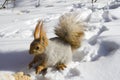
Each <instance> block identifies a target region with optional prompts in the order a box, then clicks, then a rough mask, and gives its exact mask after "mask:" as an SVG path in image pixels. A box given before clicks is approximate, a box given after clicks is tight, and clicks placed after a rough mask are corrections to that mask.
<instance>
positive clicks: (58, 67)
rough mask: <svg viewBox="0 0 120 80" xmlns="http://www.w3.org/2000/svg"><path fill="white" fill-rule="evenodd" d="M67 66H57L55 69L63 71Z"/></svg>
mask: <svg viewBox="0 0 120 80" xmlns="http://www.w3.org/2000/svg"><path fill="white" fill-rule="evenodd" d="M66 67H67V66H66V65H65V64H63V63H62V64H57V66H56V68H57V69H58V70H64V69H65V68H66Z"/></svg>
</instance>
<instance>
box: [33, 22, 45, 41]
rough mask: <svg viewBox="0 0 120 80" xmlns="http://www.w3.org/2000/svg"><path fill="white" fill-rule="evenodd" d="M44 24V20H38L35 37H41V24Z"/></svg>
mask: <svg viewBox="0 0 120 80" xmlns="http://www.w3.org/2000/svg"><path fill="white" fill-rule="evenodd" d="M42 25H43V22H42V21H40V20H39V21H38V23H37V25H36V28H35V32H34V39H39V38H40V26H42Z"/></svg>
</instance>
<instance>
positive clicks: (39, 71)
mask: <svg viewBox="0 0 120 80" xmlns="http://www.w3.org/2000/svg"><path fill="white" fill-rule="evenodd" d="M43 69H45V67H44V66H38V67H37V68H36V74H39V73H41V71H42V70H43Z"/></svg>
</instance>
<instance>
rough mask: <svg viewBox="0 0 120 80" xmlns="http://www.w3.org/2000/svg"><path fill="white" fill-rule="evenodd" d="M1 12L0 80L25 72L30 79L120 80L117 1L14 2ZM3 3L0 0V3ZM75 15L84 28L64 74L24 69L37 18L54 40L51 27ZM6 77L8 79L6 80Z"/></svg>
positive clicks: (119, 8) (32, 0) (26, 64)
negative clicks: (61, 19)
mask: <svg viewBox="0 0 120 80" xmlns="http://www.w3.org/2000/svg"><path fill="white" fill-rule="evenodd" d="M16 1H17V3H16V4H17V6H16V7H15V8H12V7H11V6H10V5H11V4H9V5H8V7H7V8H6V9H1V10H0V45H1V46H0V80H14V79H13V76H12V74H14V73H15V72H18V71H24V72H25V73H27V74H30V75H31V77H32V80H119V79H120V76H119V75H120V64H119V61H120V58H119V57H120V32H119V30H120V27H119V26H120V23H119V22H120V15H119V14H120V1H119V0H102V1H101V0H98V1H97V2H96V3H94V4H93V5H94V6H93V8H92V4H91V3H90V2H91V0H85V1H84V0H41V6H40V7H37V8H36V7H35V5H36V4H37V0H21V1H19V0H16ZM2 3H3V0H0V4H2ZM68 12H72V13H75V14H77V15H78V18H77V20H81V21H83V22H84V25H85V37H84V40H83V43H82V46H81V47H80V48H79V49H78V50H77V51H76V53H75V54H74V55H73V61H72V62H71V63H70V64H68V67H67V68H66V69H65V70H64V71H57V70H53V69H51V68H49V69H48V72H47V74H46V75H45V76H42V75H36V74H35V72H34V70H29V69H28V68H27V66H28V63H29V62H30V61H31V60H32V58H33V56H31V55H29V53H28V50H29V45H30V43H31V41H32V40H33V31H34V28H35V25H36V23H37V20H38V19H42V20H44V26H45V30H46V32H47V36H48V37H49V38H51V37H55V36H56V35H55V34H54V31H53V30H54V27H55V26H56V25H57V22H58V18H59V17H60V16H61V15H63V14H64V13H68ZM5 75H7V76H10V77H9V78H10V79H8V77H6V76H5Z"/></svg>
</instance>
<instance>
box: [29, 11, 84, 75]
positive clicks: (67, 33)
mask: <svg viewBox="0 0 120 80" xmlns="http://www.w3.org/2000/svg"><path fill="white" fill-rule="evenodd" d="M76 17H77V16H76V15H73V14H71V13H66V14H64V15H62V16H61V17H60V18H59V23H58V26H57V27H55V30H54V31H55V34H56V35H57V36H58V37H55V38H50V39H48V38H47V35H46V32H45V30H44V29H43V21H41V20H40V21H38V23H37V25H36V28H35V31H34V40H33V42H32V43H31V44H30V49H29V53H30V54H32V55H34V59H33V60H32V62H30V64H29V68H32V67H33V65H35V64H36V65H37V66H36V67H35V69H36V74H39V73H41V72H42V71H44V70H46V69H47V68H48V67H56V68H57V69H58V70H64V68H66V67H67V66H66V65H67V64H68V63H69V62H70V61H72V55H73V53H74V51H75V50H77V49H78V48H79V47H80V46H81V42H82V39H83V36H84V26H83V24H82V22H80V21H77V20H76Z"/></svg>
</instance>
